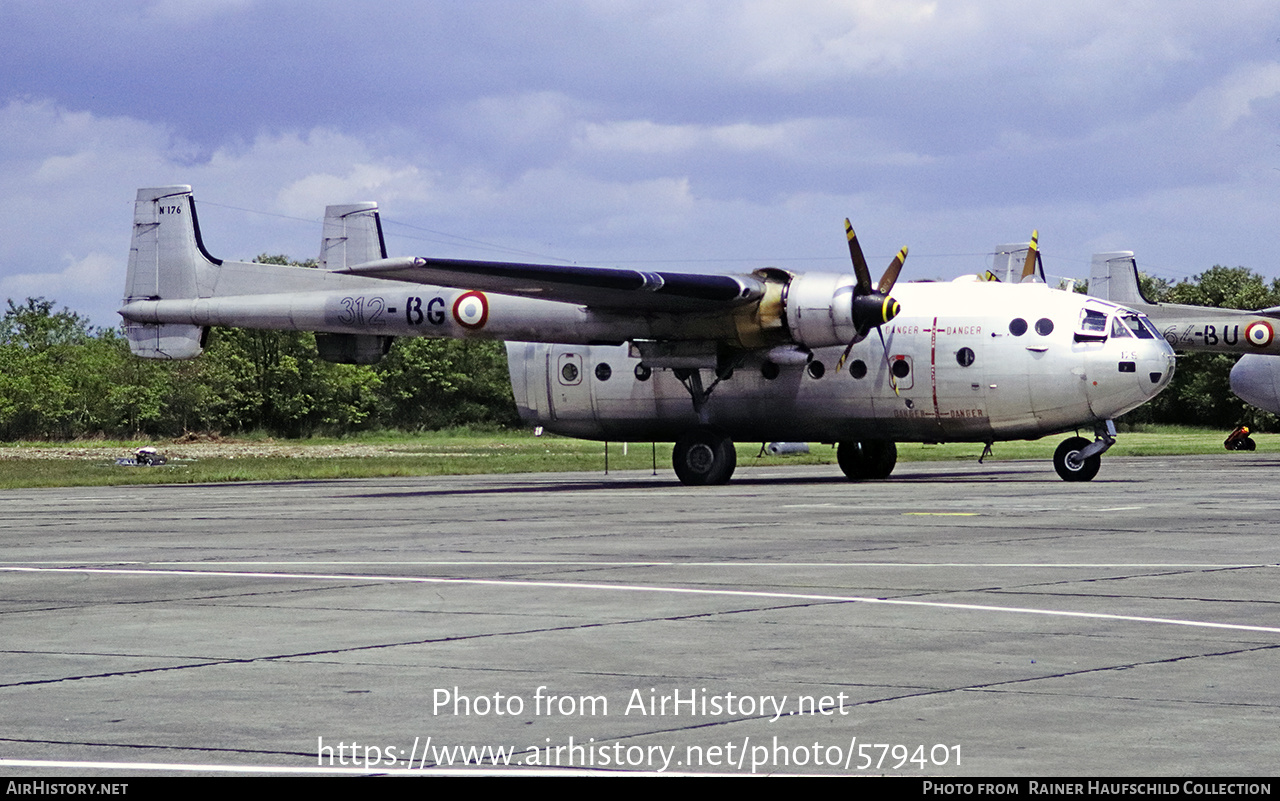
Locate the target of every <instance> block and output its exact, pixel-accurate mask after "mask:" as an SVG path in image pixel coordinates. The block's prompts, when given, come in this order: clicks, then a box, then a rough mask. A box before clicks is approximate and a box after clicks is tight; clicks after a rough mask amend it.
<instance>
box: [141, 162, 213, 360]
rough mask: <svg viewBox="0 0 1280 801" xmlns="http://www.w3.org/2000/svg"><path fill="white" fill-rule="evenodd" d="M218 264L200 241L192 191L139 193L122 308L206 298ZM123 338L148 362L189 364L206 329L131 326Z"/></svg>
mask: <svg viewBox="0 0 1280 801" xmlns="http://www.w3.org/2000/svg"><path fill="white" fill-rule="evenodd" d="M221 263H222V262H221V261H220V260H218V259H215V258H213V257H212V256H210V255H209V254H208V252H207V251H205V249H204V244H203V243H202V242H201V241H200V223H199V221H198V220H197V219H196V204H195V199H194V198H193V197H192V194H191V187H190V186H164V187H157V188H153V189H139V190H138V197H137V200H136V202H135V203H134V206H133V244H132V245H131V246H130V248H129V270H128V274H127V276H126V278H125V297H124V302H125V304H128V303H131V302H133V301H137V300H180V299H185V298H204V297H209V296H211V295H212V294H213V287H214V283H215V281H216V280H217V271H218V265H220V264H221ZM125 333H126V335H127V336H128V338H129V348H130V349H131V350H132V351H133V352H134V353H135V354H136V355H138V356H143V357H146V358H150V359H190V358H193V357H195V356H199V355H200V352H201V351H202V350H203V348H202V340H203V337H204V329H202V328H201V327H200V326H195V325H182V324H171V323H166V324H160V325H155V324H142V323H129V324H128V325H127V326H126V327H125Z"/></svg>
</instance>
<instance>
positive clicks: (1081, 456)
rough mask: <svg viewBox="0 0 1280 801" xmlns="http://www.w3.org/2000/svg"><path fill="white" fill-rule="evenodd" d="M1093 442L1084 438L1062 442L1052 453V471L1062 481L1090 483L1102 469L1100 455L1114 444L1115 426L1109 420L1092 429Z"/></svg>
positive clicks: (1072, 438)
mask: <svg viewBox="0 0 1280 801" xmlns="http://www.w3.org/2000/svg"><path fill="white" fill-rule="evenodd" d="M1094 435H1095V436H1096V437H1097V439H1095V440H1094V441H1093V442H1090V441H1089V440H1087V439H1085V438H1084V437H1071V438H1070V439H1067V440H1063V442H1062V444H1061V445H1059V446H1058V449H1057V450H1056V451H1054V452H1053V469H1054V470H1056V471H1058V476H1059V477H1060V478H1061V479H1062V480H1063V481H1092V480H1093V477H1094V476H1096V475H1098V469H1099V468H1100V467H1102V454H1104V453H1106V451H1107V449H1108V448H1110V447H1111V446H1112V445H1114V444H1116V425H1115V423H1114V422H1112V421H1111V420H1107V421H1106V422H1105V423H1099V424H1098V425H1097V427H1095V428H1094Z"/></svg>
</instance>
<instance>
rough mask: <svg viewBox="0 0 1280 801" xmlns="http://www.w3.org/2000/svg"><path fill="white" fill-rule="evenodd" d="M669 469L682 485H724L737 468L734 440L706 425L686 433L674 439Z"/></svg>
mask: <svg viewBox="0 0 1280 801" xmlns="http://www.w3.org/2000/svg"><path fill="white" fill-rule="evenodd" d="M671 463H672V466H673V467H675V469H676V476H677V477H678V478H679V479H680V483H682V484H690V485H694V486H705V485H708V484H726V483H728V481H729V477H730V476H732V475H733V469H734V468H735V467H737V466H738V452H737V451H736V450H734V448H733V440H731V439H729V438H728V437H726V436H724V435H723V434H721V433H720V432H719V431H717V430H716V429H714V428H711V427H709V426H701V427H699V428H694V429H692V430H690V431H687V432H685V433H684V434H682V435H681V436H680V439H678V440H676V447H675V450H674V451H672V454H671Z"/></svg>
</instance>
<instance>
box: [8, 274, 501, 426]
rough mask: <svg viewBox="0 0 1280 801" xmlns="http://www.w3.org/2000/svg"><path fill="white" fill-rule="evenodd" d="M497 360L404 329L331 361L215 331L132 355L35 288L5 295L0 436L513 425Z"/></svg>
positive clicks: (278, 343)
mask: <svg viewBox="0 0 1280 801" xmlns="http://www.w3.org/2000/svg"><path fill="white" fill-rule="evenodd" d="M506 361H507V360H506V351H505V349H504V348H503V346H502V343H500V342H483V341H465V340H444V339H417V338H414V339H397V340H396V341H395V342H394V343H393V345H392V348H391V351H390V352H389V353H388V354H387V356H386V357H384V358H383V359H382V361H381V362H379V363H378V364H377V365H373V366H357V365H349V364H332V363H330V362H326V361H323V360H321V359H320V358H319V356H318V355H317V354H316V347H315V335H314V334H310V333H305V332H297V331H251V330H243V329H221V328H216V329H213V330H211V331H210V336H209V339H208V341H207V343H206V350H205V353H204V355H202V356H201V357H200V358H198V359H193V360H191V361H157V360H152V359H139V358H137V357H135V356H133V355H132V354H131V353H130V352H129V345H128V342H127V341H126V340H125V338H124V336H123V334H122V333H121V332H120V331H118V330H115V329H109V328H94V327H92V326H90V325H89V324H88V322H87V321H86V320H85V319H84V318H83V317H81V316H80V315H79V314H77V313H75V312H73V311H71V310H69V309H66V308H63V309H61V310H55V308H54V303H53V302H52V301H48V300H45V299H43V298H28V299H27V300H26V302H25V303H23V304H21V305H19V304H16V303H14V302H13V300H9V301H8V308H7V310H6V311H5V313H4V315H3V317H0V440H5V441H12V440H19V439H75V438H80V437H93V436H107V437H133V436H137V435H145V436H147V437H176V436H179V435H181V434H184V433H187V432H209V433H222V434H236V433H244V432H250V431H262V432H266V433H269V434H272V435H274V436H284V437H302V436H310V435H314V434H333V435H341V434H348V433H352V432H356V431H362V430H377V429H397V430H403V431H421V430H432V429H439V428H447V427H451V426H459V425H490V426H492V425H498V426H507V425H515V424H516V423H517V417H516V413H515V405H514V403H513V401H512V397H511V385H510V383H509V381H508V379H507V371H506Z"/></svg>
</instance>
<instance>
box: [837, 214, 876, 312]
mask: <svg viewBox="0 0 1280 801" xmlns="http://www.w3.org/2000/svg"><path fill="white" fill-rule="evenodd" d="M844 235H845V237H846V238H847V239H848V240H849V257H850V258H851V259H853V275H854V277H855V278H857V279H858V285H857V288H856V289H855V292H856V293H857V294H859V295H868V294H870V293H871V270H870V269H868V267H867V260H866V258H865V257H864V256H863V255H862V246H861V245H859V244H858V235H857V234H855V233H854V232H853V224H852V223H850V222H849V218H848V217H845V218H844Z"/></svg>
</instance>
